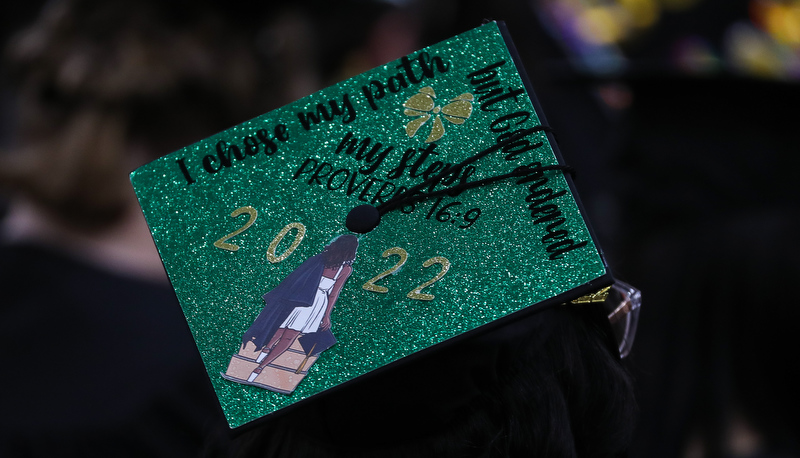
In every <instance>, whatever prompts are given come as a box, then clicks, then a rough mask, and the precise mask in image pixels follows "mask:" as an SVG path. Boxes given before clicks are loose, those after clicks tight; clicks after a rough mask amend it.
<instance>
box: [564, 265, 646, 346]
mask: <svg viewBox="0 0 800 458" xmlns="http://www.w3.org/2000/svg"><path fill="white" fill-rule="evenodd" d="M597 302H602V303H603V306H604V308H605V310H606V312H608V321H609V322H610V323H611V330H612V331H613V333H614V338H615V339H616V341H617V345H618V347H619V356H620V358H624V357H626V356H628V353H630V352H631V348H632V347H633V340H634V338H635V337H636V326H637V325H638V323H639V310H640V309H641V306H642V293H641V291H639V290H638V289H636V288H634V287H633V286H631V285H629V284H627V283H625V282H623V281H619V280H616V281H614V284H613V285H611V286H609V287H607V288H603V289H601V290H600V291H598V292H596V293H593V294H589V295H587V296H582V297H579V298H578V299H575V300H574V301H572V303H573V304H588V303H597Z"/></svg>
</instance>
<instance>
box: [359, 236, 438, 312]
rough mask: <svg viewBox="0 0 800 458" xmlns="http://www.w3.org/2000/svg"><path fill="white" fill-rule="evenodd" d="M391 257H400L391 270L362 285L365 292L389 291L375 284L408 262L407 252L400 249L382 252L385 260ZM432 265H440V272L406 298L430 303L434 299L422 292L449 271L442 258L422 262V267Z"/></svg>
mask: <svg viewBox="0 0 800 458" xmlns="http://www.w3.org/2000/svg"><path fill="white" fill-rule="evenodd" d="M391 255H397V256H400V260H399V261H397V263H395V265H393V266H392V267H391V268H389V269H387V270H385V271H383V272H381V273H379V274H378V275H376V276H374V277H373V278H370V279H369V280H367V282H366V283H364V286H362V288H364V289H365V290H367V291H374V292H376V293H386V292H388V291H389V288H387V287H385V286H380V285H376V284H375V282H377V281H379V280H382V279H383V278H385V277H388V276H389V275H391V274H393V273H395V272H397V271H398V270H400V268H401V267H403V264H405V263H406V261H407V260H408V252H407V251H406V250H404V249H402V248H400V247H393V248H389V249H388V250H386V251H384V252H383V257H384V258H387V257H389V256H391ZM434 264H439V265H441V266H442V270H440V271H439V273H438V274H436V276H435V277H433V278H432V279H430V280H428V281H426V282H425V283H423V284H421V285H419V286H417V287H416V288H414V289H413V290H411V291H410V292H409V293H408V294H406V296H407V297H409V298H411V299H417V300H420V301H431V300H433V299H434V298H435V296H434V295H433V294H427V293H423V292H422V290H423V289H424V288H427V287H428V286H430V285H432V284H434V283H436V282H437V281H439V280H441V278H442V277H444V275H445V274H446V273H447V271H448V270H450V261H448V260H447V258H444V257H442V256H435V257H433V258H430V259H428V260H427V261H425V262H423V263H422V267H430V266H432V265H434Z"/></svg>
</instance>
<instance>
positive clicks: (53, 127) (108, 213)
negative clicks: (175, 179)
mask: <svg viewBox="0 0 800 458" xmlns="http://www.w3.org/2000/svg"><path fill="white" fill-rule="evenodd" d="M241 29H244V27H240V24H239V23H232V22H230V23H229V22H226V21H225V20H224V18H223V17H221V16H220V12H219V8H214V7H213V5H211V4H210V2H206V1H198V2H192V3H189V2H183V1H181V2H162V1H158V0H116V1H112V2H108V1H103V0H61V1H54V2H48V4H47V5H46V7H45V8H44V10H43V12H42V14H41V17H40V18H39V19H38V20H37V21H36V22H35V23H34V24H33V25H31V26H30V27H29V28H27V29H25V30H23V31H22V32H20V33H19V34H17V35H16V36H15V37H14V38H13V39H12V40H10V42H9V45H8V48H7V50H6V55H7V56H6V61H5V63H6V64H7V67H8V73H9V75H10V76H11V77H13V79H14V80H15V81H16V82H17V86H18V90H17V93H18V100H19V110H18V116H19V129H18V132H17V135H18V137H19V139H18V141H17V143H18V145H19V146H17V147H15V149H16V150H18V151H14V152H13V154H5V155H3V156H0V189H2V190H3V191H5V190H6V189H8V190H13V191H19V192H22V193H24V194H25V195H27V196H28V197H29V198H30V199H31V200H33V201H34V202H36V203H37V204H38V205H39V206H41V207H42V208H44V209H46V210H48V211H49V212H50V213H51V214H53V215H55V216H58V217H59V218H60V219H61V220H62V221H64V222H68V223H70V224H72V225H74V226H79V227H81V226H94V227H100V226H103V225H105V224H108V223H111V222H114V221H115V220H116V218H118V217H119V215H120V214H121V212H122V210H123V209H124V206H125V205H127V200H126V199H127V197H128V193H129V188H130V183H128V180H127V174H128V173H129V172H130V170H131V169H133V168H135V167H137V166H138V165H140V164H141V163H143V162H146V161H149V160H152V159H155V158H157V157H159V156H161V155H163V154H165V153H168V152H170V151H173V150H174V149H177V148H179V147H182V146H185V145H186V144H189V143H191V142H194V141H197V140H199V139H201V138H203V137H205V136H208V135H211V134H213V133H214V132H218V131H220V130H222V129H224V128H227V127H229V126H231V125H233V124H235V123H237V122H241V121H243V120H245V119H247V118H248V117H251V116H254V115H256V114H259V113H262V112H263V111H264V105H265V101H264V96H263V94H264V93H265V91H264V86H265V85H266V84H267V82H266V81H265V77H264V74H265V73H266V72H265V71H263V69H262V67H263V66H264V65H263V61H262V60H261V59H259V56H258V53H257V51H256V50H255V45H254V44H252V43H251V41H252V40H250V38H249V36H247V35H246V33H245V32H243V31H242V30H241Z"/></svg>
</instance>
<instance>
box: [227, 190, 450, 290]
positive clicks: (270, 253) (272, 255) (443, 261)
mask: <svg viewBox="0 0 800 458" xmlns="http://www.w3.org/2000/svg"><path fill="white" fill-rule="evenodd" d="M241 215H248V216H249V218H248V219H247V221H245V223H244V225H242V226H241V227H240V228H238V229H236V230H235V231H233V232H230V233H228V234H227V235H225V236H224V237H222V238H220V239H219V240H217V241H215V242H214V246H215V247H217V248H220V249H222V250H227V251H238V250H239V248H240V247H239V245H236V244H235V243H228V240H230V239H231V238H233V237H235V236H237V235H239V234H241V233H242V232H244V231H246V230H247V229H248V228H249V227H250V226H252V225H253V223H255V221H256V218H257V217H258V211H257V210H256V209H255V208H253V207H251V206H249V205H246V206H244V207H239V208H237V209H236V210H234V211H233V212H231V215H230V216H231V217H232V218H237V217H239V216H241ZM292 229H296V230H297V233H295V236H294V240H293V241H292V243H291V245H289V248H287V249H286V250H284V252H283V253H281V254H280V255H279V254H277V252H276V251H277V249H278V245H279V244H280V243H281V241H282V240H283V239H284V237H286V236H287V235H288V234H289V232H290V231H291V230H292ZM305 236H306V227H305V226H304V225H303V224H302V223H289V224H287V225H286V226H284V227H283V229H281V230H280V232H278V235H276V236H275V238H274V239H272V242H270V244H269V247H268V248H267V260H268V261H269V262H270V263H272V264H275V263H278V262H281V261H283V260H284V259H286V258H288V257H289V256H290V255H291V254H292V253H293V252H294V250H296V249H297V247H298V246H299V245H300V242H302V241H303V238H305ZM392 255H397V256H400V260H399V261H398V262H397V263H396V264H395V265H394V266H392V267H391V268H389V269H387V270H385V271H383V272H381V273H380V274H378V275H376V276H374V277H372V278H371V279H369V280H367V282H366V283H364V285H363V287H362V288H363V289H365V290H367V291H372V292H376V293H386V292H388V291H389V288H387V287H385V286H380V285H376V284H375V282H377V281H379V280H381V279H383V278H384V277H387V276H389V275H392V274H394V273H395V272H397V271H398V270H399V269H400V268H401V267H402V266H403V264H405V263H406V261H407V260H408V252H407V251H406V250H404V249H402V248H400V247H392V248H389V249H387V250H386V251H384V252H383V257H384V258H386V257H389V256H392ZM434 264H439V265H440V266H441V270H439V273H438V274H436V276H435V277H433V278H432V279H430V280H428V281H426V282H425V283H423V284H421V285H419V286H417V287H416V288H414V289H413V290H411V291H409V293H408V294H406V297H408V298H410V299H416V300H420V301H430V300H433V299H434V298H435V296H434V295H433V294H428V293H423V292H422V290H423V289H424V288H427V287H429V286H431V285H432V284H434V283H436V282H437V281H439V280H441V279H442V277H444V275H445V274H446V273H447V272H448V271H449V270H450V261H449V260H448V259H447V258H445V257H443V256H434V257H432V258H430V259H428V260H427V261H425V262H423V263H422V267H426V268H427V267H430V266H432V265H434Z"/></svg>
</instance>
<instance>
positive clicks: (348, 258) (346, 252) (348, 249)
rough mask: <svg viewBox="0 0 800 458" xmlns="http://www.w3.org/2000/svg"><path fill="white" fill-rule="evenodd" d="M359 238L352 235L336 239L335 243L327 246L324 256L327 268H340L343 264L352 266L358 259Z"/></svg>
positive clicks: (323, 252) (323, 251)
mask: <svg viewBox="0 0 800 458" xmlns="http://www.w3.org/2000/svg"><path fill="white" fill-rule="evenodd" d="M357 249H358V238H357V237H356V236H355V235H352V234H344V235H340V236H338V237H336V239H334V241H333V242H331V243H329V244H328V245H326V246H325V249H324V250H322V256H323V259H324V261H325V266H326V267H338V266H340V265H342V264H352V263H353V261H354V260H355V259H356V250H357Z"/></svg>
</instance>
